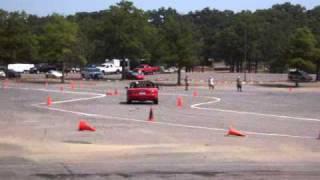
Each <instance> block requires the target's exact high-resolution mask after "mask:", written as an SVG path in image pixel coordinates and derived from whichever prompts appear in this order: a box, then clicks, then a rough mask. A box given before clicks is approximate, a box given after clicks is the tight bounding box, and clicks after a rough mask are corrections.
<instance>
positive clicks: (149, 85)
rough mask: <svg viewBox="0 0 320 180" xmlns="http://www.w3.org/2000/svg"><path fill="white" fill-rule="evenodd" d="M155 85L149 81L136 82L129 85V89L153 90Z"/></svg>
mask: <svg viewBox="0 0 320 180" xmlns="http://www.w3.org/2000/svg"><path fill="white" fill-rule="evenodd" d="M155 87H156V85H155V84H154V83H152V82H150V81H136V82H133V83H131V84H130V88H155Z"/></svg>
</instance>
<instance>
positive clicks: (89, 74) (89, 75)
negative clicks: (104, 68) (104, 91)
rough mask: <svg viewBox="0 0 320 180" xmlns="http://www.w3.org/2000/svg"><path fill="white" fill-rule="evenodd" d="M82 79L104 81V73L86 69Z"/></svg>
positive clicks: (82, 72)
mask: <svg viewBox="0 0 320 180" xmlns="http://www.w3.org/2000/svg"><path fill="white" fill-rule="evenodd" d="M81 77H82V78H85V79H103V73H102V72H101V71H100V70H99V69H98V68H84V69H83V70H82V71H81Z"/></svg>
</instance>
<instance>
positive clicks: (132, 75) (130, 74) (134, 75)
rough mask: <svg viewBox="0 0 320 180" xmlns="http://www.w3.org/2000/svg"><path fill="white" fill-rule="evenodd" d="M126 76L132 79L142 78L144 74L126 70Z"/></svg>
mask: <svg viewBox="0 0 320 180" xmlns="http://www.w3.org/2000/svg"><path fill="white" fill-rule="evenodd" d="M126 77H127V79H133V80H143V79H144V75H143V74H142V73H140V74H139V73H137V72H134V71H127V72H126Z"/></svg>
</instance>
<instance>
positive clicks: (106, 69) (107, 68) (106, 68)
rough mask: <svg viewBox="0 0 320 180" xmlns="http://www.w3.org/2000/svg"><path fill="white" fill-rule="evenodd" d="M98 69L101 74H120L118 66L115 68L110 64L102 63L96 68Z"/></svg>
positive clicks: (120, 70)
mask: <svg viewBox="0 0 320 180" xmlns="http://www.w3.org/2000/svg"><path fill="white" fill-rule="evenodd" d="M97 68H98V69H100V71H101V72H102V73H103V74H112V73H116V74H118V73H120V72H122V67H120V66H115V65H114V64H111V63H104V64H102V65H100V66H97Z"/></svg>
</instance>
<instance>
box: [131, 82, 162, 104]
mask: <svg viewBox="0 0 320 180" xmlns="http://www.w3.org/2000/svg"><path fill="white" fill-rule="evenodd" d="M132 101H152V102H153V103H154V104H158V102H159V100H158V85H156V84H154V83H153V82H151V81H136V82H132V83H130V87H128V88H127V103H128V104H131V102H132Z"/></svg>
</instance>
